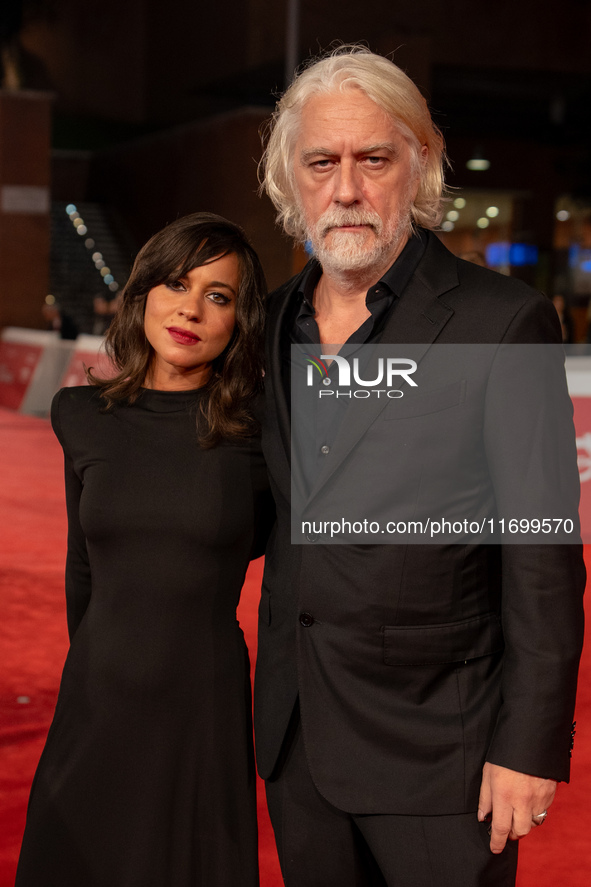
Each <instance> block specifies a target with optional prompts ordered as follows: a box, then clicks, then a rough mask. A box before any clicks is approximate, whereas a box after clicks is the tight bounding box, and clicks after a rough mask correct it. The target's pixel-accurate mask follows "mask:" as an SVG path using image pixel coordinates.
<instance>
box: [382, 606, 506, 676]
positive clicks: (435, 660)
mask: <svg viewBox="0 0 591 887" xmlns="http://www.w3.org/2000/svg"><path fill="white" fill-rule="evenodd" d="M503 647H504V643H503V630H502V628H501V623H500V621H499V618H498V617H497V616H496V615H494V614H489V615H487V616H480V617H476V618H474V619H466V620H464V621H462V622H452V623H446V624H445V625H414V626H408V625H386V626H384V662H385V663H386V664H387V665H441V664H443V663H452V662H463V661H466V660H468V659H476V658H478V657H479V656H488V655H489V654H491V653H496V652H498V651H500V650H502V649H503Z"/></svg>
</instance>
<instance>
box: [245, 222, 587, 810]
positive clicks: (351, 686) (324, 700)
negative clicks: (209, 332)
mask: <svg viewBox="0 0 591 887" xmlns="http://www.w3.org/2000/svg"><path fill="white" fill-rule="evenodd" d="M299 281H300V278H299V277H296V278H294V279H292V280H291V281H289V282H288V283H287V284H285V285H284V286H283V287H281V288H280V289H278V290H277V291H276V292H275V293H274V294H272V296H271V297H270V304H269V317H268V334H267V370H266V378H265V384H266V398H267V405H266V418H265V422H264V428H263V448H264V452H265V456H266V459H267V463H268V467H269V472H270V477H271V483H272V487H273V492H274V495H275V499H276V504H277V514H278V522H277V526H276V529H275V531H274V533H273V535H272V538H271V540H270V543H269V546H268V550H267V554H266V564H265V576H264V583H263V591H262V599H261V604H260V614H259V616H260V618H259V640H258V660H257V675H256V682H255V730H256V746H257V759H258V765H259V772H260V773H261V775H262V776H263V777H264V778H268V777H270V776H272V774H273V771H274V768H275V767H276V764H277V760H278V757H279V755H280V750H281V746H282V742H283V740H284V737H285V734H286V731H287V729H288V724H289V721H290V717H291V715H292V712H293V710H294V706H295V703H296V700H297V699H298V697H299V705H300V712H301V721H302V730H303V737H304V743H305V750H306V756H307V760H308V764H309V767H310V771H311V774H312V777H313V779H314V782H315V784H316V786H317V788H318V789H319V791H320V792H321V794H322V795H323V796H324V797H325V798H326V799H327V800H328V801H330V802H331V803H332V804H334V805H335V806H337V807H338V808H340V809H342V810H345V811H348V812H351V813H358V814H363V813H399V814H419V815H427V814H454V813H462V812H469V811H472V810H475V809H476V807H477V800H478V792H479V787H480V780H481V772H482V766H483V763H484V761H485V760H488V761H490V762H492V763H496V764H500V765H503V766H505V767H509V768H511V769H514V770H518V771H521V772H525V773H530V774H534V775H538V776H543V777H546V778H554V779H556V780H568V776H569V762H570V748H571V726H572V718H573V711H574V700H575V690H576V679H577V669H578V661H579V656H580V651H581V646H582V627H583V614H582V595H583V589H584V582H585V571H584V566H583V561H582V552H581V547H580V546H579V545H576V544H573V545H535V546H534V545H528V546H525V545H510V546H503V547H500V546H492V545H472V546H464V545H346V546H342V545H326V544H322V542H321V541H320V542H318V543H316V544H311V545H292V544H291V541H290V530H291V527H290V520H291V513H290V487H291V482H290V416H289V407H288V404H287V402H286V398H285V394H284V391H283V388H282V382H281V374H280V354H281V341H282V336H284V335H287V334H288V331H286V330H285V323H284V318H285V315H286V310H287V308H288V306H289V305H290V303H291V299H292V297H293V295H294V293H296V292H297V289H298V284H299ZM381 342H382V343H425V344H430V343H441V344H473V343H475V344H480V343H483V344H487V343H489V344H496V343H523V344H527V343H548V342H550V343H558V342H560V330H559V326H558V322H557V317H556V312H555V309H554V307H553V306H552V304H551V303H550V301H549V300H548V299H546V298H545V297H544V296H542V295H540V294H539V293H537V292H535V291H534V290H532V289H531V288H529V287H528V286H526V285H525V284H523V283H521V282H519V281H517V280H514V279H510V278H506V277H503V276H501V275H499V274H496V273H494V272H491V271H488V270H487V269H483V268H480V267H478V266H476V265H472V264H470V263H466V262H463V261H461V260H458V259H456V258H455V257H454V256H452V255H451V253H449V252H448V251H447V250H446V249H445V247H443V245H442V244H441V243H440V241H439V240H438V239H437V238H436V237H435V235H433V234H430V235H429V237H428V245H427V249H426V252H425V254H424V256H423V258H422V259H421V262H420V264H419V266H418V268H417V270H416V271H415V273H414V275H413V277H412V279H411V281H410V283H409V284H408V286H407V287H406V289H405V291H404V293H403V294H402V296H401V297H400V299H399V302H398V304H397V305H396V307H395V309H394V311H393V312H392V314H391V316H390V318H389V320H388V322H387V325H386V327H385V329H384V332H383V335H382V337H381ZM565 398H566V393H565ZM563 414H564V413H563ZM457 433H458V434H459V435H461V434H462V433H463V432H462V426H461V424H459V425H458V432H457ZM573 441H574V435H573ZM573 459H574V456H573ZM390 470H391V471H393V472H395V471H396V467H395V465H393V466H392V467H391V469H390ZM572 470H575V466H574V464H573V466H572ZM516 516H517V515H516Z"/></svg>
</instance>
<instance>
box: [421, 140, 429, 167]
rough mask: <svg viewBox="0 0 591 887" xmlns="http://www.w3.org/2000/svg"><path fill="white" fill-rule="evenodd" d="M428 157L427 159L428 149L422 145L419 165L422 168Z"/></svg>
mask: <svg viewBox="0 0 591 887" xmlns="http://www.w3.org/2000/svg"><path fill="white" fill-rule="evenodd" d="M428 157H429V148H428V147H427V145H423V147H422V148H421V163H422V164H423V166H425V165H426V163H427V158H428Z"/></svg>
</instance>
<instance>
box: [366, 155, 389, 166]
mask: <svg viewBox="0 0 591 887" xmlns="http://www.w3.org/2000/svg"><path fill="white" fill-rule="evenodd" d="M385 159H386V158H385V157H366V158H365V162H366V163H367V165H368V166H382V165H383V164H384V162H385Z"/></svg>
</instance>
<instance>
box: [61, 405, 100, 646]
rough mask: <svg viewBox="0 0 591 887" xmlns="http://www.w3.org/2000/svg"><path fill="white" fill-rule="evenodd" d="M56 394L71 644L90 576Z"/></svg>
mask: <svg viewBox="0 0 591 887" xmlns="http://www.w3.org/2000/svg"><path fill="white" fill-rule="evenodd" d="M62 394H63V391H60V392H58V393H57V394H56V396H55V398H54V400H53V403H52V407H51V424H52V426H53V430H54V432H55V434H56V437H57V438H58V440H59V442H60V443H61V445H62V448H63V450H64V475H65V486H66V510H67V515H68V552H67V556H66V610H67V618H68V634H69V637H70V641H71V640H72V638H73V637H74V634H75V632H76V629H77V628H78V626H79V625H80V622H81V621H82V618H83V616H84V614H85V612H86V609H87V607H88V604H89V602H90V594H91V584H92V583H91V577H90V564H89V560H88V551H87V548H86V537H85V535H84V532H83V530H82V526H81V525H80V514H79V511H80V495H81V493H82V481H81V480H80V478H79V477H78V475H77V474H76V472H75V471H74V467H73V462H72V455H71V454H70V452H69V449H68V444H67V441H66V440H65V439H64V435H63V430H62V426H61V422H60V399H61V395H62Z"/></svg>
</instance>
